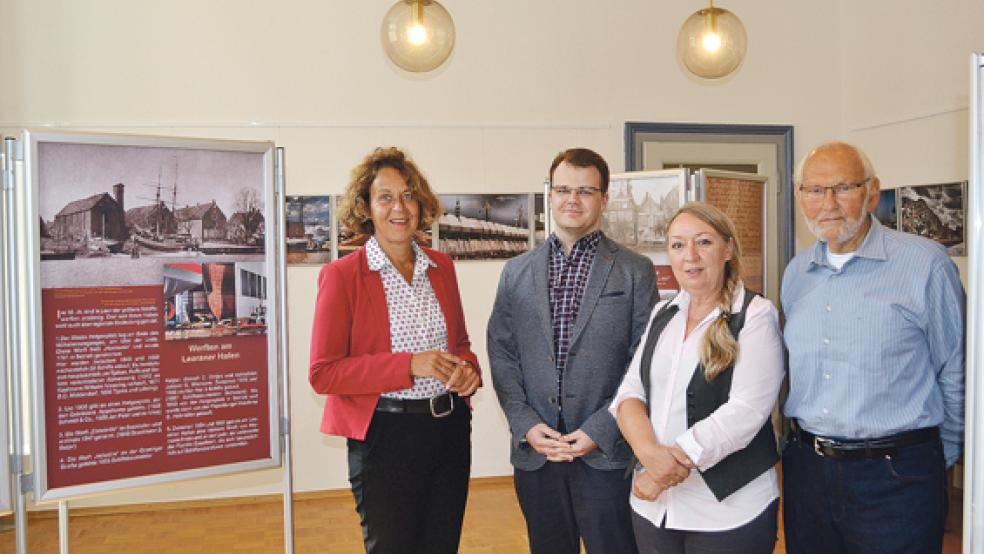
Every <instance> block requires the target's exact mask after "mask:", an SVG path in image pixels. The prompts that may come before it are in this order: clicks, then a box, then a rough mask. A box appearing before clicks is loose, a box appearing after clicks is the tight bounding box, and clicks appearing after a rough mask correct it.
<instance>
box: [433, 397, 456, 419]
mask: <svg viewBox="0 0 984 554" xmlns="http://www.w3.org/2000/svg"><path fill="white" fill-rule="evenodd" d="M442 396H447V397H448V402H449V403H450V407H449V408H448V411H446V412H441V413H438V412H436V411H435V410H434V401H435V400H438V399H439V398H441V397H442ZM430 410H431V416H433V417H448V416H449V415H451V412H453V411H454V396H451V393H445V394H439V395H437V396H432V397H430Z"/></svg>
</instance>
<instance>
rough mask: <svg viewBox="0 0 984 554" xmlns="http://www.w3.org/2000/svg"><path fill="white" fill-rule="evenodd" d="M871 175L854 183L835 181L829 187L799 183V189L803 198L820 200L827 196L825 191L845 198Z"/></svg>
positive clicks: (868, 179) (862, 184) (861, 185)
mask: <svg viewBox="0 0 984 554" xmlns="http://www.w3.org/2000/svg"><path fill="white" fill-rule="evenodd" d="M870 180H871V177H868V178H866V179H865V180H863V181H857V182H856V183H837V184H836V185H830V186H829V187H821V186H819V185H800V187H799V191H800V193H801V194H802V195H803V198H805V199H807V200H811V201H819V200H822V199H823V198H824V197H825V196H827V191H828V190H829V191H833V193H834V196H835V197H837V198H847V197H848V196H850V195H851V193H853V192H854V191H855V190H856V189H859V188H861V187H863V186H864V185H865V184H866V183H867V182H868V181H870Z"/></svg>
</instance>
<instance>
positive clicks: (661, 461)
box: [632, 445, 697, 501]
mask: <svg viewBox="0 0 984 554" xmlns="http://www.w3.org/2000/svg"><path fill="white" fill-rule="evenodd" d="M639 462H640V463H641V464H642V469H641V470H640V471H636V472H635V473H634V477H633V480H632V494H633V495H635V496H637V497H639V498H641V499H643V500H650V501H652V500H656V498H657V497H658V496H659V495H660V494H661V493H662V492H663V491H665V490H666V489H668V488H670V487H672V486H674V485H677V484H679V483H681V482H683V481H684V480H685V479H686V478H687V477H689V476H690V471H691V470H693V469H696V467H697V466H696V465H694V463H693V462H692V461H691V460H690V458H689V457H688V456H687V454H686V453H685V452H684V451H683V450H682V449H681V448H680V447H678V446H662V445H657V446H656V447H655V448H653V449H652V451H651V452H648V453H646V455H645V456H640V457H639Z"/></svg>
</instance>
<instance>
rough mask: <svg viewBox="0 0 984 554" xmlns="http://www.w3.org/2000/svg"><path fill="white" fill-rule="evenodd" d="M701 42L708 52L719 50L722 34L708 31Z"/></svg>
mask: <svg viewBox="0 0 984 554" xmlns="http://www.w3.org/2000/svg"><path fill="white" fill-rule="evenodd" d="M700 43H701V46H703V47H704V50H707V51H708V52H717V51H718V50H720V49H721V35H719V34H717V33H713V32H711V33H707V34H706V35H704V38H703V40H701V41H700Z"/></svg>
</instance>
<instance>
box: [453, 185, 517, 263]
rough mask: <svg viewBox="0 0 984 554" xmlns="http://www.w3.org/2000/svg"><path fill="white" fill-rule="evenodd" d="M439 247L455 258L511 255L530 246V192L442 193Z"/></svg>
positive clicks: (510, 256) (466, 258) (476, 258)
mask: <svg viewBox="0 0 984 554" xmlns="http://www.w3.org/2000/svg"><path fill="white" fill-rule="evenodd" d="M439 198H440V200H441V207H442V209H443V213H442V214H441V217H440V218H439V220H438V234H437V237H438V249H439V250H441V251H442V252H445V253H447V254H448V255H450V256H451V257H452V258H453V259H456V260H494V259H505V258H512V257H513V256H516V255H518V254H522V253H523V252H526V251H527V250H529V249H530V244H531V240H530V236H531V234H532V233H531V221H532V220H531V217H530V212H531V211H532V206H531V203H532V202H531V200H532V198H531V195H530V194H528V193H523V194H441V195H439Z"/></svg>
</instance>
